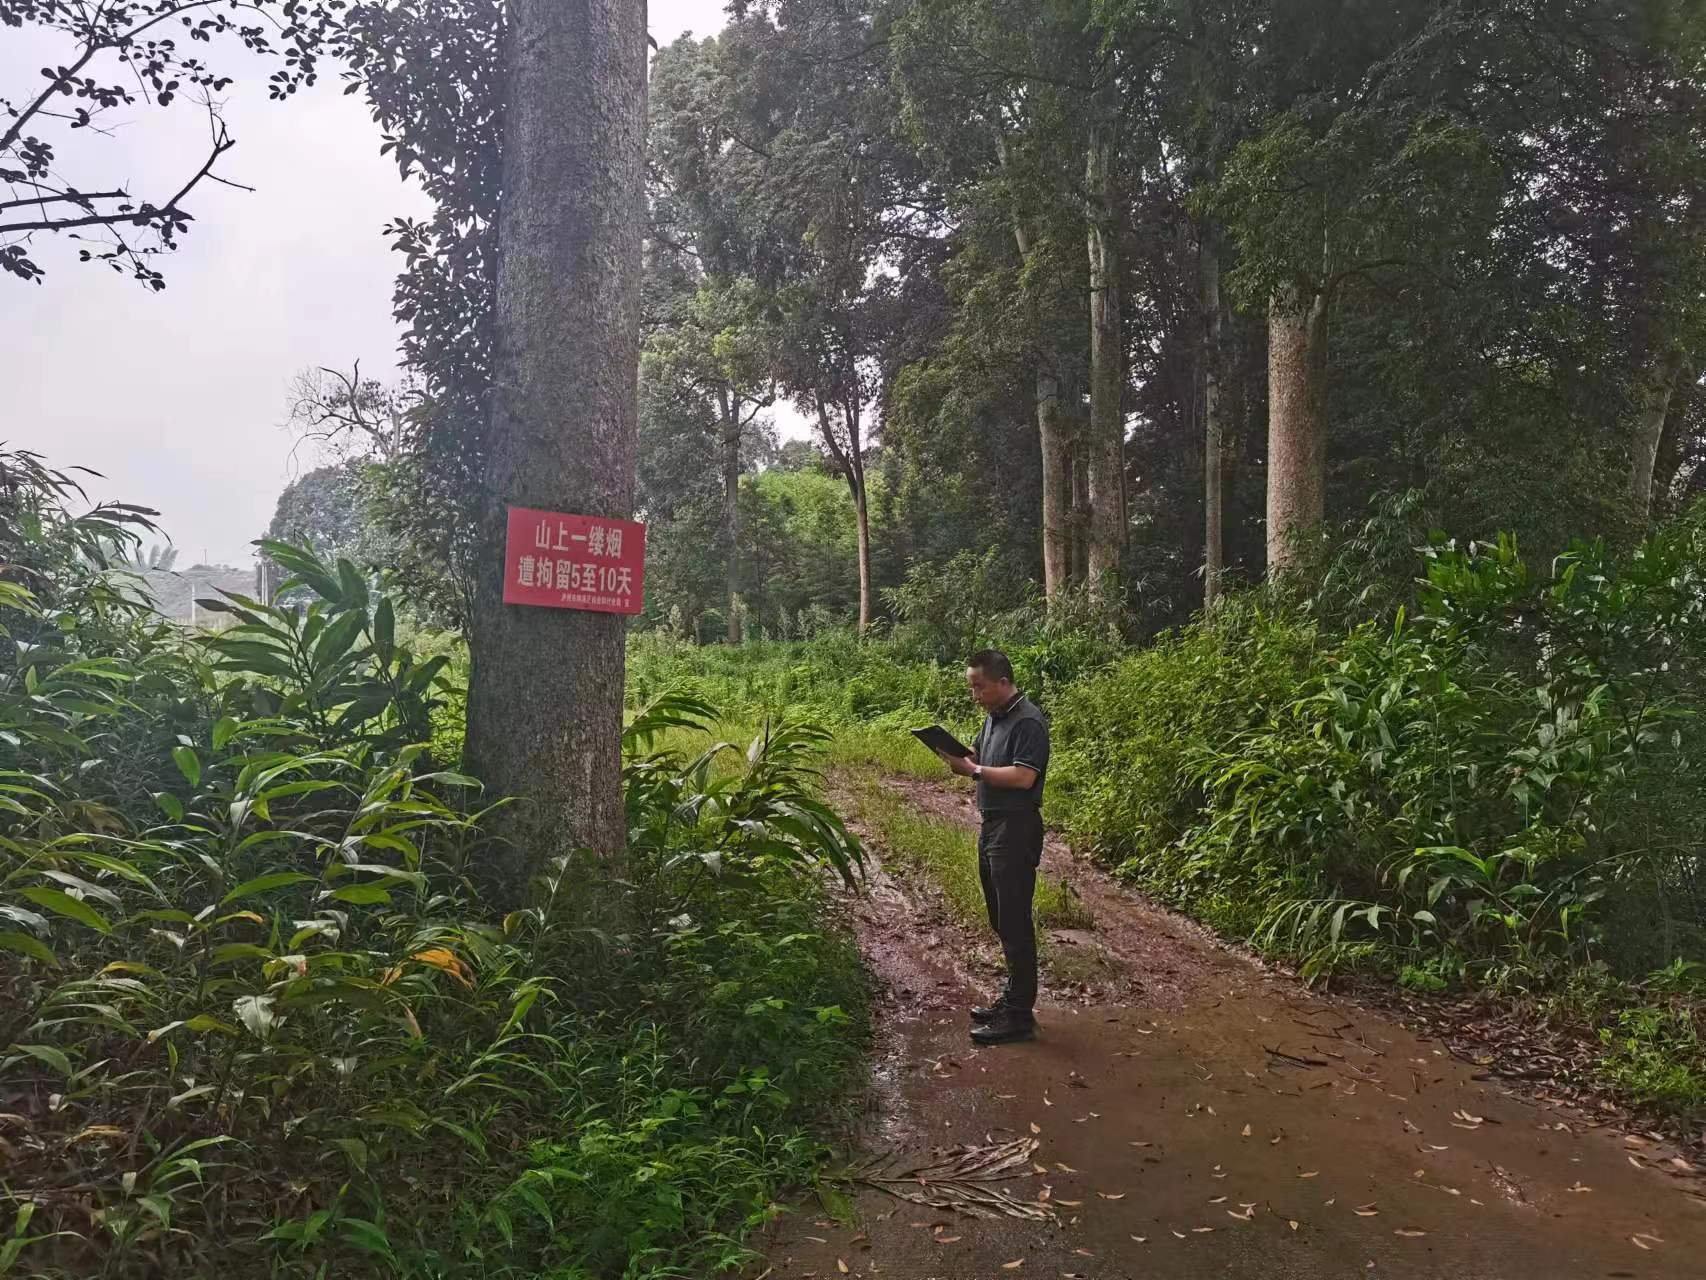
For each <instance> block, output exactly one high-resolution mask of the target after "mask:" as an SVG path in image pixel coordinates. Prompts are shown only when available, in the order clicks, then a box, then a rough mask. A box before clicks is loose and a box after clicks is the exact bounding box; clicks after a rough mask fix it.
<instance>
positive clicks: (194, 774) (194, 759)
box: [172, 747, 201, 787]
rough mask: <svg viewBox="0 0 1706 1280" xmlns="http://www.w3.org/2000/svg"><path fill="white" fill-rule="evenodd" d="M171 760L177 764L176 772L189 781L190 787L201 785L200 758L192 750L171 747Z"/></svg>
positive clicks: (189, 748)
mask: <svg viewBox="0 0 1706 1280" xmlns="http://www.w3.org/2000/svg"><path fill="white" fill-rule="evenodd" d="M172 759H173V760H174V761H175V762H176V763H177V766H178V772H179V773H181V774H183V775H184V777H185V778H187V779H188V780H189V784H190V786H192V787H199V786H200V785H201V758H200V757H199V756H197V755H196V753H195V750H194V748H191V747H173V748H172Z"/></svg>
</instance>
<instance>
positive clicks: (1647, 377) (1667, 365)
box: [1629, 350, 1687, 522]
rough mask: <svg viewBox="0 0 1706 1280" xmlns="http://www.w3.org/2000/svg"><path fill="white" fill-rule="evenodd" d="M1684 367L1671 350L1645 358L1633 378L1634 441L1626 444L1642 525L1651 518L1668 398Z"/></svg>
mask: <svg viewBox="0 0 1706 1280" xmlns="http://www.w3.org/2000/svg"><path fill="white" fill-rule="evenodd" d="M1686 367H1687V366H1686V362H1685V361H1684V360H1683V358H1682V354H1681V353H1680V352H1678V351H1675V350H1671V351H1666V352H1663V353H1660V354H1658V355H1656V356H1654V357H1652V358H1651V359H1649V360H1648V362H1647V364H1646V367H1645V368H1643V369H1642V370H1641V371H1640V372H1639V373H1638V374H1636V376H1635V387H1634V399H1635V414H1634V439H1633V440H1632V441H1631V442H1630V449H1631V452H1632V454H1633V466H1632V467H1631V469H1630V477H1629V490H1630V497H1631V498H1633V499H1634V502H1635V510H1636V512H1637V514H1639V516H1640V517H1641V519H1642V521H1643V522H1645V521H1648V520H1651V519H1652V515H1653V468H1654V465H1655V464H1656V462H1657V461H1658V456H1659V443H1660V441H1662V440H1663V439H1664V431H1665V417H1666V415H1667V414H1669V412H1670V405H1671V399H1672V397H1674V396H1675V394H1676V389H1677V384H1678V383H1680V382H1681V381H1682V379H1683V377H1684V373H1685V369H1686Z"/></svg>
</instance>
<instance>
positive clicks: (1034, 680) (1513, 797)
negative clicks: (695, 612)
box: [632, 495, 1706, 1114]
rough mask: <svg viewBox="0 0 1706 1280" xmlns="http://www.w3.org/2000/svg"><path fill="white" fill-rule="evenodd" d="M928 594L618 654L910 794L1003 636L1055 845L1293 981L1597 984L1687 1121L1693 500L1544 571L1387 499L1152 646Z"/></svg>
mask: <svg viewBox="0 0 1706 1280" xmlns="http://www.w3.org/2000/svg"><path fill="white" fill-rule="evenodd" d="M1303 582H1307V583H1308V584H1309V589H1308V590H1307V591H1305V590H1303V589H1301V586H1300V584H1301V583H1303ZM919 590H920V592H922V593H923V595H927V596H928V597H929V598H928V599H927V600H922V604H920V605H919V607H918V608H917V609H915V610H913V611H912V612H911V613H910V614H905V615H903V622H902V624H901V625H900V626H899V627H897V628H896V629H895V632H894V633H893V635H892V636H889V637H885V638H880V639H868V640H866V641H863V642H860V641H858V640H856V639H855V638H853V637H852V636H850V635H848V634H846V633H829V634H825V635H820V636H818V637H816V638H814V639H812V640H810V641H806V642H800V643H795V644H791V645H782V644H777V643H761V644H754V645H748V646H741V647H728V646H713V647H712V648H710V649H703V650H700V649H693V648H691V647H688V646H682V645H680V644H678V643H676V642H672V641H669V640H667V639H660V638H656V637H638V638H636V642H635V647H634V650H633V653H632V658H633V661H634V662H635V663H636V665H637V666H638V668H639V669H641V670H642V671H643V672H644V673H645V675H644V680H645V681H646V682H649V683H652V684H656V685H658V686H660V687H667V686H669V685H670V684H671V683H672V682H682V683H683V684H684V685H685V687H689V688H695V689H702V690H704V691H706V692H712V691H715V692H717V693H720V694H724V695H726V696H728V697H730V698H733V699H735V700H736V701H738V702H740V703H741V704H742V705H743V706H745V707H747V708H752V707H761V708H765V709H767V710H768V711H769V712H770V713H772V714H774V713H775V712H776V711H779V710H781V709H783V708H786V707H788V706H790V705H803V706H808V707H810V708H812V709H813V711H814V713H816V714H818V715H819V716H820V717H821V719H822V720H823V722H824V723H826V724H829V725H831V726H832V727H833V728H834V729H835V732H836V736H837V742H836V746H835V747H834V748H833V755H832V758H833V759H834V760H835V761H836V762H837V764H838V765H841V766H844V767H863V768H875V769H878V770H880V771H882V772H886V773H891V774H905V775H908V776H914V777H922V778H930V777H941V776H942V774H941V772H940V768H939V766H938V765H937V764H936V763H935V762H934V761H933V760H931V759H930V758H929V757H928V755H927V754H926V753H923V752H922V751H920V750H918V749H916V748H915V747H914V746H913V744H912V743H911V742H910V741H909V740H908V739H907V738H906V736H905V732H904V731H905V729H906V728H908V727H911V726H913V725H916V724H922V723H926V722H928V721H930V720H939V721H941V722H942V723H944V724H946V725H948V726H949V727H950V728H953V729H956V730H957V731H961V732H962V733H965V732H969V731H970V730H971V728H972V727H973V726H974V723H975V720H974V717H973V716H972V715H971V714H970V713H971V710H972V709H971V708H970V706H969V705H968V702H967V700H966V696H965V693H964V691H963V688H961V687H960V666H959V664H960V662H963V653H964V651H965V650H966V649H970V648H975V647H979V646H981V645H983V644H986V643H990V642H994V643H997V644H1002V645H1005V646H1006V647H1007V648H1008V649H1009V650H1010V651H1011V652H1012V654H1013V655H1014V658H1015V665H1016V667H1017V668H1018V677H1019V682H1020V684H1021V686H1022V687H1024V688H1026V689H1027V691H1028V692H1031V693H1032V694H1033V696H1035V697H1037V698H1038V700H1039V702H1040V703H1041V705H1042V706H1043V709H1044V710H1045V712H1047V713H1048V714H1049V716H1050V718H1051V723H1052V734H1053V743H1054V759H1053V762H1052V767H1051V771H1050V778H1049V784H1048V795H1047V800H1046V806H1045V815H1046V817H1047V818H1048V820H1049V822H1050V825H1051V826H1053V827H1055V828H1057V829H1059V830H1061V831H1063V832H1064V833H1065V834H1066V835H1067V836H1068V837H1069V838H1070V839H1071V840H1072V842H1073V844H1074V846H1075V847H1077V848H1079V849H1082V850H1084V851H1086V852H1088V853H1090V854H1091V855H1092V856H1094V857H1095V858H1097V859H1098V860H1099V861H1101V862H1103V863H1104V864H1105V865H1107V866H1110V867H1112V868H1115V869H1116V870H1117V871H1118V872H1119V873H1120V874H1121V875H1122V876H1124V877H1126V878H1128V879H1129V880H1131V881H1132V882H1133V883H1135V884H1137V885H1139V886H1141V887H1142V888H1143V889H1144V890H1145V891H1146V892H1148V893H1150V894H1152V895H1154V896H1155V897H1157V898H1159V899H1161V900H1162V901H1165V902H1167V903H1169V904H1171V905H1173V906H1175V907H1177V908H1179V909H1180V910H1182V911H1185V912H1187V913H1189V914H1191V915H1192V916H1194V917H1196V918H1197V919H1200V920H1202V921H1204V922H1205V923H1207V924H1209V925H1210V926H1212V927H1214V928H1215V929H1217V930H1218V931H1220V932H1222V933H1224V934H1226V935H1228V936H1231V937H1235V938H1239V939H1242V940H1246V941H1248V942H1250V943H1251V944H1253V945H1254V946H1255V947H1256V948H1258V949H1259V950H1261V951H1263V952H1264V953H1266V954H1269V955H1272V956H1275V957H1279V958H1283V959H1285V960H1288V961H1290V962H1293V963H1296V964H1297V965H1298V966H1299V967H1300V968H1301V970H1302V972H1303V973H1304V975H1305V976H1306V977H1307V978H1309V979H1311V980H1314V979H1317V978H1324V977H1326V976H1328V975H1330V974H1332V973H1335V972H1346V971H1358V972H1363V973H1368V974H1375V975H1381V976H1385V977H1387V978H1390V979H1391V980H1394V981H1398V982H1401V983H1403V984H1404V985H1406V986H1408V987H1410V988H1412V989H1415V990H1418V991H1451V990H1458V991H1461V990H1477V991H1487V992H1492V993H1495V994H1499V995H1503V996H1505V997H1508V998H1511V999H1518V1000H1556V999H1559V998H1561V996H1560V993H1563V992H1567V991H1571V990H1574V989H1576V988H1577V987H1579V986H1580V981H1579V980H1580V978H1581V975H1583V974H1586V973H1593V974H1596V975H1599V976H1598V977H1597V978H1596V979H1595V981H1596V983H1597V984H1598V990H1597V993H1596V996H1595V999H1594V1000H1593V1001H1592V1002H1590V1003H1589V1004H1587V1005H1584V1006H1582V1007H1581V1010H1580V1011H1579V1014H1578V1015H1577V1017H1578V1020H1579V1021H1583V1022H1585V1023H1587V1024H1588V1025H1589V1027H1590V1028H1591V1029H1592V1033H1593V1034H1594V1035H1595V1036H1596V1037H1597V1038H1598V1040H1599V1041H1600V1045H1601V1052H1602V1065H1601V1068H1600V1070H1601V1071H1602V1073H1603V1075H1604V1076H1605V1078H1606V1080H1607V1081H1608V1082H1609V1083H1611V1084H1612V1085H1613V1086H1614V1087H1615V1088H1616V1089H1617V1090H1618V1091H1619V1092H1620V1093H1621V1094H1622V1095H1623V1096H1625V1097H1627V1098H1629V1099H1631V1100H1633V1101H1637V1102H1640V1103H1643V1104H1648V1105H1652V1106H1654V1107H1657V1108H1661V1109H1664V1110H1668V1111H1671V1112H1675V1113H1681V1114H1688V1113H1691V1112H1696V1113H1698V1112H1703V1111H1706V1088H1703V1087H1702V1082H1703V1081H1706V1052H1703V1050H1702V1044H1703V1043H1706V998H1703V995H1702V991H1701V988H1700V984H1699V983H1698V982H1692V981H1691V982H1689V983H1680V984H1679V983H1678V982H1676V981H1674V980H1671V979H1667V978H1666V977H1665V976H1664V975H1666V974H1671V973H1674V972H1676V971H1677V967H1678V966H1682V968H1683V970H1684V971H1689V972H1692V970H1688V966H1690V965H1698V964H1701V963H1706V874H1703V873H1702V870H1701V868H1702V861H1701V855H1700V850H1701V849H1702V848H1706V781H1703V779H1706V509H1702V510H1696V511H1693V512H1690V513H1688V514H1686V515H1685V516H1683V517H1681V518H1678V519H1677V520H1675V521H1673V522H1671V523H1669V524H1667V525H1665V526H1663V527H1661V528H1659V529H1657V530H1655V531H1654V532H1653V533H1652V534H1651V536H1649V537H1648V538H1647V540H1646V541H1645V542H1643V543H1641V544H1640V545H1638V546H1635V547H1631V548H1623V549H1620V548H1615V547H1609V546H1607V545H1604V544H1601V543H1577V544H1575V545H1574V546H1572V547H1571V548H1570V549H1569V550H1568V551H1567V552H1566V553H1565V554H1564V555H1562V556H1560V557H1558V558H1557V559H1556V560H1555V561H1553V562H1550V563H1547V564H1544V565H1535V564H1530V563H1529V562H1528V561H1527V560H1526V559H1525V558H1524V556H1523V555H1522V553H1521V550H1520V549H1519V548H1518V547H1517V545H1516V543H1515V541H1514V540H1513V539H1512V538H1510V537H1508V536H1507V537H1499V538H1495V539H1494V540H1492V541H1490V542H1486V543H1475V544H1460V543H1454V542H1452V541H1450V540H1448V539H1446V538H1445V537H1443V536H1442V535H1438V534H1434V533H1432V532H1431V531H1430V530H1429V528H1428V526H1427V523H1426V521H1425V519H1424V518H1423V514H1422V509H1421V506H1420V500H1419V499H1418V498H1417V497H1416V496H1414V495H1406V496H1404V497H1402V498H1399V499H1394V500H1391V501H1389V502H1387V503H1385V504H1383V505H1381V506H1380V507H1378V508H1377V510H1376V511H1375V513H1374V515H1373V516H1372V517H1371V519H1370V520H1369V521H1368V522H1367V523H1366V524H1364V525H1362V526H1360V527H1359V528H1356V529H1351V530H1347V531H1344V533H1343V536H1342V538H1341V539H1340V540H1339V542H1338V544H1337V547H1336V549H1335V550H1333V551H1331V552H1330V553H1328V554H1325V555H1324V556H1322V557H1321V559H1320V562H1319V563H1317V564H1314V565H1312V566H1311V567H1310V568H1309V570H1308V572H1307V574H1305V575H1304V576H1303V577H1302V578H1300V579H1299V580H1298V581H1296V582H1293V583H1290V584H1286V585H1285V586H1283V587H1277V588H1276V587H1266V588H1262V589H1259V590H1255V591H1249V592H1244V593H1239V594H1235V595H1233V596H1231V597H1229V598H1227V599H1225V600H1224V601H1223V602H1222V603H1221V604H1220V605H1219V606H1218V607H1217V608H1216V609H1215V611H1214V613H1213V614H1212V615H1211V616H1209V617H1207V618H1205V619H1200V620H1199V621H1197V622H1195V623H1193V624H1192V625H1190V626H1188V627H1185V628H1182V629H1180V630H1179V631H1177V632H1175V633H1171V634H1168V635H1163V636H1160V637H1158V638H1156V639H1155V640H1154V641H1152V642H1151V643H1149V644H1147V645H1145V646H1143V647H1141V648H1122V647H1120V646H1118V645H1112V646H1110V645H1109V644H1108V642H1107V632H1106V630H1105V628H1104V627H1103V626H1102V625H1101V624H1100V623H1098V622H1096V621H1095V620H1094V619H1093V618H1090V619H1087V620H1084V621H1083V627H1082V629H1081V630H1080V631H1079V632H1077V633H1074V632H1072V631H1071V628H1070V626H1069V624H1068V622H1067V621H1066V619H1067V618H1068V617H1070V616H1072V615H1071V610H1070V608H1069V609H1066V610H1063V611H1062V619H1061V620H1060V621H1059V622H1058V623H1057V622H1055V621H1052V620H1051V621H1049V622H1048V623H1047V625H1046V627H1042V628H1036V629H1034V630H1033V631H1031V632H1030V633H1025V632H1023V631H1022V630H1015V626H1016V624H1015V620H1014V618H1012V617H986V618H980V617H977V616H973V615H971V614H969V613H964V612H959V613H956V610H959V609H961V605H960V602H959V595H958V594H957V593H956V590H955V586H954V584H953V583H950V582H942V583H938V584H935V585H931V584H926V583H920V584H919ZM921 599H922V596H921ZM914 603H918V602H914ZM925 605H927V606H928V608H925V607H924V606H925ZM1074 625H1076V624H1074ZM929 634H937V635H938V636H942V637H950V638H952V640H953V643H956V644H958V645H960V653H961V656H960V657H959V658H957V659H955V658H953V657H952V656H951V655H950V653H949V646H948V645H947V644H946V643H943V644H937V645H934V646H933V645H932V644H931V643H928V642H927V637H928V635H929ZM1075 634H1076V635H1078V637H1079V638H1078V639H1074V635H1075ZM911 842H912V843H915V844H920V845H923V846H925V847H928V846H929V845H930V843H931V837H929V836H928V835H924V834H919V833H913V834H912V838H911ZM898 843H901V844H905V843H907V842H906V841H901V842H898ZM950 884H951V879H950ZM972 885H973V887H975V881H973V882H972ZM950 892H952V890H951V889H950ZM959 900H960V901H961V902H962V903H969V904H970V906H971V908H972V911H971V914H972V915H973V916H975V915H976V910H977V907H978V901H977V898H976V896H975V895H974V894H968V893H966V891H965V890H964V888H962V889H961V890H960V891H959Z"/></svg>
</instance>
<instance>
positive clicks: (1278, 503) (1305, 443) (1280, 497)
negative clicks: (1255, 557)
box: [1268, 284, 1327, 577]
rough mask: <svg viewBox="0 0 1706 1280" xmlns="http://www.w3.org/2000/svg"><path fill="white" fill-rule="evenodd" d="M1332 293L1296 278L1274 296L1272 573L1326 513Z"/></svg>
mask: <svg viewBox="0 0 1706 1280" xmlns="http://www.w3.org/2000/svg"><path fill="white" fill-rule="evenodd" d="M1326 419H1327V299H1326V296H1325V295H1324V294H1322V293H1321V292H1320V291H1319V290H1317V289H1313V288H1310V287H1307V286H1304V285H1300V284H1294V285H1290V286H1287V287H1286V288H1283V289H1280V290H1278V291H1276V292H1275V293H1274V295H1273V297H1272V298H1271V299H1270V300H1269V304H1268V576H1269V577H1273V576H1275V575H1277V574H1282V573H1285V572H1286V571H1288V570H1290V569H1294V568H1296V567H1297V561H1298V546H1297V538H1298V536H1299V535H1300V534H1302V533H1303V532H1304V531H1305V530H1308V529H1312V528H1314V527H1315V526H1316V525H1318V524H1320V523H1321V521H1322V520H1323V519H1324V518H1325V517H1326V514H1327V507H1326V493H1327V421H1326Z"/></svg>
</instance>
